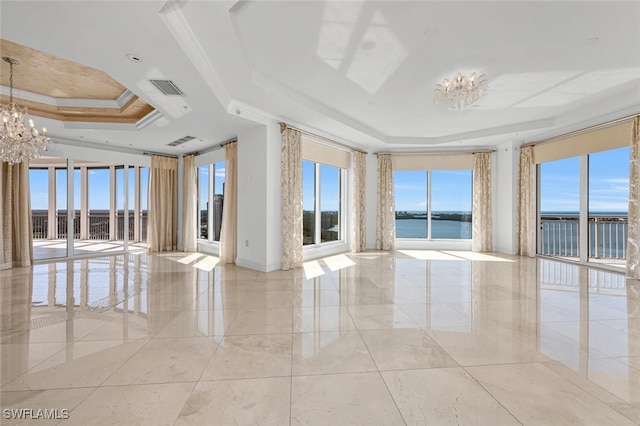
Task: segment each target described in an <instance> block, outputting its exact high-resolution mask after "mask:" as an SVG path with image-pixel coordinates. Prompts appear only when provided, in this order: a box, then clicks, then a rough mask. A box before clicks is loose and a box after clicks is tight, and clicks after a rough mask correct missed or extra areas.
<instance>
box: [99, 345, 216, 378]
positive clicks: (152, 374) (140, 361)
mask: <svg viewBox="0 0 640 426" xmlns="http://www.w3.org/2000/svg"><path fill="white" fill-rule="evenodd" d="M218 341H219V340H218V339H216V338H215V337H188V338H183V339H153V340H151V341H149V342H148V343H147V344H146V345H145V346H144V347H143V348H142V349H140V351H139V352H138V353H136V354H135V355H134V356H133V357H131V359H129V360H128V361H127V362H126V363H125V364H124V365H123V366H122V367H121V368H120V369H118V371H116V372H115V373H114V374H113V375H112V376H111V377H110V378H109V379H108V380H107V381H106V382H105V385H109V386H114V385H134V384H135V385H137V384H146V383H175V382H191V381H197V380H198V379H199V378H200V375H201V374H202V372H203V371H204V369H205V368H206V366H207V364H208V363H209V361H210V360H211V357H212V356H213V354H214V352H215V351H216V349H217V347H218Z"/></svg>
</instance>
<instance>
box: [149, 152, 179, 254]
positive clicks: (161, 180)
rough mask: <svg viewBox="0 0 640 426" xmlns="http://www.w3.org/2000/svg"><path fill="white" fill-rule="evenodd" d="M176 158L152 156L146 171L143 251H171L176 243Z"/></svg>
mask: <svg viewBox="0 0 640 426" xmlns="http://www.w3.org/2000/svg"><path fill="white" fill-rule="evenodd" d="M177 180H178V159H177V158H169V157H162V156H158V155H154V156H152V157H151V170H150V171H149V219H148V220H149V223H148V225H147V242H148V248H147V251H149V252H155V251H171V250H175V249H176V244H177V239H178V237H177V223H178V220H177V217H178V209H177V206H178V197H177V189H178V185H177Z"/></svg>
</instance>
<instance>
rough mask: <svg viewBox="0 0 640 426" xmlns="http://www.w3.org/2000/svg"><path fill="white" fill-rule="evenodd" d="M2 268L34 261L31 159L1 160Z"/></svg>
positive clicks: (0, 250) (0, 261) (0, 215)
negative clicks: (14, 162)
mask: <svg viewBox="0 0 640 426" xmlns="http://www.w3.org/2000/svg"><path fill="white" fill-rule="evenodd" d="M0 189H2V192H1V193H2V199H0V220H2V227H1V228H0V230H1V231H2V233H1V234H0V269H9V268H12V267H14V266H30V265H31V263H32V262H33V229H32V227H31V199H30V189H29V162H28V161H23V162H22V163H17V164H14V165H9V163H4V162H3V163H0Z"/></svg>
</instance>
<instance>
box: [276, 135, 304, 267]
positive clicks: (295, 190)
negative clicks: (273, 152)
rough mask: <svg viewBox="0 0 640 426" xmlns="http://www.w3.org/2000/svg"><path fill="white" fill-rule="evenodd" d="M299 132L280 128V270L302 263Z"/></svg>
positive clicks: (298, 265) (300, 152)
mask: <svg viewBox="0 0 640 426" xmlns="http://www.w3.org/2000/svg"><path fill="white" fill-rule="evenodd" d="M300 145H301V143H300V132H299V131H297V130H295V129H290V128H288V127H287V128H284V129H283V130H282V149H281V157H280V162H281V170H282V171H281V176H282V178H281V186H282V187H281V194H282V207H281V208H282V270H283V271H287V270H289V269H293V268H298V267H300V266H302V151H301V146H300Z"/></svg>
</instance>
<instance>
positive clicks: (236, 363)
mask: <svg viewBox="0 0 640 426" xmlns="http://www.w3.org/2000/svg"><path fill="white" fill-rule="evenodd" d="M290 375H291V334H261V335H247V336H226V337H224V338H223V339H222V341H221V342H220V345H219V346H218V350H217V351H216V353H215V355H214V356H213V358H212V359H211V361H210V362H209V365H208V366H207V368H206V370H205V371H204V373H203V374H202V377H201V379H200V380H221V379H248V378H257V377H277V376H290Z"/></svg>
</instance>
